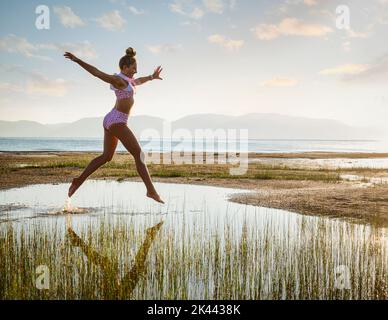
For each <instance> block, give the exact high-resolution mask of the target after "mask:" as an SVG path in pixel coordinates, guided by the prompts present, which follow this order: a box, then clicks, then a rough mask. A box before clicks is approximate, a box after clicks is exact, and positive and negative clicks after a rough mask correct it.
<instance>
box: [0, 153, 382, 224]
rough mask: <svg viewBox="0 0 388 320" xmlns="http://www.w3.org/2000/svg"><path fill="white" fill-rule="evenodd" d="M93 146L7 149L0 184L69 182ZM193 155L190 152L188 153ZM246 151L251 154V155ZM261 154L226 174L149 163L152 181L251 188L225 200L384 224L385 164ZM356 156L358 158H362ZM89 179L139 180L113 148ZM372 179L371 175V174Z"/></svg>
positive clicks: (212, 168)
mask: <svg viewBox="0 0 388 320" xmlns="http://www.w3.org/2000/svg"><path fill="white" fill-rule="evenodd" d="M99 154H100V153H96V152H76V153H75V152H57V151H56V152H43V151H39V152H27V151H23V152H7V153H0V173H1V175H0V176H1V177H0V190H6V189H10V188H18V187H23V186H27V185H31V184H43V183H54V184H55V183H70V182H71V180H72V178H73V177H74V176H77V175H79V174H80V172H82V170H83V168H84V167H85V165H86V164H87V163H88V162H89V161H90V160H91V159H93V157H94V156H95V155H99ZM192 156H194V154H192ZM250 156H251V155H250ZM252 156H253V157H254V159H255V158H256V159H257V158H260V157H265V158H266V159H267V160H269V161H268V163H266V164H263V163H254V162H253V163H252V164H251V163H250V164H249V170H248V173H247V174H246V175H244V176H230V175H229V174H228V170H227V169H228V168H229V167H230V165H220V164H201V165H195V164H190V165H188V164H183V165H178V164H169V165H163V164H161V165H152V164H150V165H149V169H150V173H151V175H152V179H153V181H154V182H161V183H187V184H199V185H209V186H217V187H226V188H237V189H245V190H250V193H248V194H245V193H243V192H242V194H237V195H234V196H232V197H230V198H229V200H230V201H233V202H237V203H241V204H248V205H256V206H262V207H268V208H275V209H283V210H287V211H292V212H296V213H299V214H304V215H314V216H328V217H335V218H345V219H351V220H354V221H356V222H360V223H366V224H372V225H376V226H379V227H388V197H387V195H388V183H376V182H375V181H376V179H381V181H383V178H384V179H387V178H388V170H387V169H369V168H337V169H322V168H321V169H320V168H318V169H317V168H315V169H314V168H308V167H306V168H300V167H299V168H296V167H295V168H294V167H292V166H291V167H287V166H280V165H277V164H276V162H275V161H273V162H272V161H270V160H271V159H273V160H275V159H278V156H279V154H276V153H273V154H264V155H263V154H261V153H260V154H258V153H256V154H252ZM319 156H324V157H325V158H323V159H336V158H343V157H344V156H345V157H348V158H347V159H357V158H360V157H361V158H362V159H372V158H385V157H388V154H385V153H364V154H361V156H360V153H357V154H355V153H346V154H344V153H293V154H292V155H291V157H290V158H287V157H283V158H282V159H283V160H287V159H296V158H298V159H301V158H302V159H311V157H313V159H322V158H319ZM361 158H360V159H361ZM349 174H350V175H352V174H353V175H358V176H359V177H360V179H359V180H354V181H351V180H346V179H343V178H342V176H343V175H349ZM89 179H93V180H99V179H105V180H115V181H120V182H121V181H141V179H140V177H138V175H137V172H136V170H135V165H134V162H133V159H132V157H130V156H129V155H128V153H116V155H115V157H114V158H113V160H112V161H111V162H110V163H108V164H107V165H104V166H103V167H101V168H100V169H99V170H97V171H96V172H95V173H94V174H93V175H92V176H91V177H90V178H89ZM373 179H375V180H373Z"/></svg>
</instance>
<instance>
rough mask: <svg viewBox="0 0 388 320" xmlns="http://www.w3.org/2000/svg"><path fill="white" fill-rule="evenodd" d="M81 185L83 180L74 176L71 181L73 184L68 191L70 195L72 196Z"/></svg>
mask: <svg viewBox="0 0 388 320" xmlns="http://www.w3.org/2000/svg"><path fill="white" fill-rule="evenodd" d="M80 185H81V181H80V179H79V178H74V179H73V181H72V182H71V186H70V188H69V192H68V194H67V195H68V196H69V197H71V196H72V195H73V194H74V192H76V191H77V189H78V188H79V186H80Z"/></svg>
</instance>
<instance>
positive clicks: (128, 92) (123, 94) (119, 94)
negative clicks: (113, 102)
mask: <svg viewBox="0 0 388 320" xmlns="http://www.w3.org/2000/svg"><path fill="white" fill-rule="evenodd" d="M115 75H116V76H118V77H120V78H122V79H124V80H125V81H127V82H128V87H126V88H125V89H117V88H115V87H114V86H113V85H110V88H111V89H112V90H113V91H114V92H115V94H116V98H117V99H118V100H121V99H128V98H131V97H133V95H134V94H135V93H136V90H135V79H133V78H129V77H127V76H126V75H125V74H123V73H122V72H120V73H115Z"/></svg>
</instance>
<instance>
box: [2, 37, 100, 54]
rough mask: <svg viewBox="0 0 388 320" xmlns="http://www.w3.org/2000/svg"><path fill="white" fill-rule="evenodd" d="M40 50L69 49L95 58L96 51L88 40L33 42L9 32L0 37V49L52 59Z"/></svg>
mask: <svg viewBox="0 0 388 320" xmlns="http://www.w3.org/2000/svg"><path fill="white" fill-rule="evenodd" d="M42 50H57V51H60V52H64V51H71V52H72V53H74V54H75V55H76V56H78V57H80V58H81V59H90V60H93V59H96V58H97V53H96V50H95V48H94V47H93V45H92V44H91V43H90V42H89V41H81V42H75V43H40V44H33V43H31V42H29V41H28V40H27V39H26V38H21V37H18V36H16V35H14V34H10V35H8V36H6V37H4V38H2V39H0V51H6V52H10V53H15V52H16V53H19V54H22V55H23V56H25V57H27V58H38V59H42V60H52V59H51V58H50V57H47V56H43V55H40V54H39V53H40V52H41V51H42Z"/></svg>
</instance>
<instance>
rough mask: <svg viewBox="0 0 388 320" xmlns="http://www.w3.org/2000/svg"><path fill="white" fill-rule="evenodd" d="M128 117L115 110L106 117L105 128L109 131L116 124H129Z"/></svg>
mask: <svg viewBox="0 0 388 320" xmlns="http://www.w3.org/2000/svg"><path fill="white" fill-rule="evenodd" d="M127 122H128V115H127V114H126V113H124V112H121V111H119V110H117V109H116V108H113V109H112V110H111V111H110V112H109V113H107V114H106V116H105V117H104V122H103V126H104V128H105V129H106V130H109V127H110V126H111V125H112V124H114V123H125V124H126V123H127Z"/></svg>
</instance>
